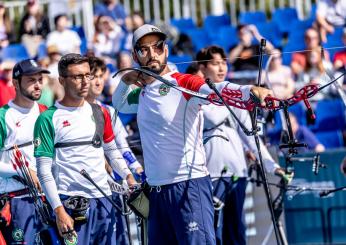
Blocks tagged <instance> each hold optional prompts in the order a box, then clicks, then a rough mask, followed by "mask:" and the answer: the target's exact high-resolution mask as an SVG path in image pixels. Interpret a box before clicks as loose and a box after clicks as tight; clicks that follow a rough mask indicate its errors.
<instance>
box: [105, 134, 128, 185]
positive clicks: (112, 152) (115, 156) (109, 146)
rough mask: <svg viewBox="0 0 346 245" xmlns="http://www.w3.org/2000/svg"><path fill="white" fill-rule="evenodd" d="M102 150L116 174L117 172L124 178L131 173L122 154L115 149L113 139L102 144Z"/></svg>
mask: <svg viewBox="0 0 346 245" xmlns="http://www.w3.org/2000/svg"><path fill="white" fill-rule="evenodd" d="M103 150H104V153H105V156H106V158H107V161H108V163H109V164H110V165H111V167H112V168H113V170H114V171H115V172H117V174H119V175H120V177H122V178H123V179H126V177H127V176H128V175H129V174H131V171H130V169H129V168H128V167H127V164H126V162H125V160H124V159H123V156H122V155H121V153H120V151H119V150H118V149H117V146H116V144H115V142H114V140H113V141H111V142H109V143H106V144H103Z"/></svg>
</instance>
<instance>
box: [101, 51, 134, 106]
mask: <svg viewBox="0 0 346 245" xmlns="http://www.w3.org/2000/svg"><path fill="white" fill-rule="evenodd" d="M116 65H117V67H116V68H117V70H120V69H124V68H129V67H132V66H133V60H132V57H131V53H129V52H127V51H122V52H120V53H119V54H118V55H117V58H116ZM104 76H105V78H104V79H105V81H106V83H105V87H104V90H103V94H104V96H105V98H104V102H105V103H111V102H112V94H113V93H114V90H115V89H116V88H117V86H118V84H119V79H118V78H119V77H121V76H117V77H115V79H110V72H109V69H107V71H106V72H105V73H104Z"/></svg>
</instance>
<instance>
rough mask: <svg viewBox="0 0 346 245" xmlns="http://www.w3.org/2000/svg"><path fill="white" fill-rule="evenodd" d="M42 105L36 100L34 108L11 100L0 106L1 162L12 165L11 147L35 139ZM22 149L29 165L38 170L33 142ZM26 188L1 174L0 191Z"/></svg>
mask: <svg viewBox="0 0 346 245" xmlns="http://www.w3.org/2000/svg"><path fill="white" fill-rule="evenodd" d="M40 107H41V108H43V107H42V105H39V104H38V103H36V102H35V103H34V106H33V107H32V108H23V107H20V106H18V105H16V104H14V103H13V101H10V102H9V103H8V104H7V105H5V106H3V107H1V108H0V162H3V163H5V164H9V165H11V166H12V161H14V157H13V151H12V150H10V148H11V147H13V146H14V145H21V144H24V143H28V142H32V141H33V132H34V125H35V121H36V119H37V117H38V116H39V115H40ZM20 151H21V152H22V153H23V155H24V156H25V158H26V159H27V161H28V163H29V167H30V168H31V169H32V170H34V171H36V161H35V158H34V154H33V153H34V146H33V144H31V145H28V146H23V147H21V148H20ZM24 188H25V186H24V185H23V184H21V183H20V182H18V181H17V180H15V179H13V178H2V177H1V176H0V193H4V192H11V191H17V190H21V189H24Z"/></svg>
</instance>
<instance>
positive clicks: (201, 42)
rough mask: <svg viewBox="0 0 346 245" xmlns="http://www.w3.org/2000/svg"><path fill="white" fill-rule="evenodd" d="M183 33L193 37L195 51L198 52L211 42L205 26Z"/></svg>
mask: <svg viewBox="0 0 346 245" xmlns="http://www.w3.org/2000/svg"><path fill="white" fill-rule="evenodd" d="M183 33H185V34H186V35H188V36H189V37H190V38H191V41H192V44H193V46H194V51H195V52H198V51H199V50H200V49H202V48H204V47H206V46H208V45H210V43H211V42H210V39H209V37H208V34H207V31H206V30H204V29H203V28H196V29H190V30H184V32H183Z"/></svg>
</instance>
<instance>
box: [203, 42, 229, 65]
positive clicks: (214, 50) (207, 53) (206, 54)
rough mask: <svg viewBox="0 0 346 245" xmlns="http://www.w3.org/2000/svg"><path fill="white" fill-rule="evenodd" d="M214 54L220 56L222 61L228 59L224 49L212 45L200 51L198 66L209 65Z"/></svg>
mask: <svg viewBox="0 0 346 245" xmlns="http://www.w3.org/2000/svg"><path fill="white" fill-rule="evenodd" d="M214 54H220V56H221V58H222V59H226V58H227V56H226V53H225V50H223V48H221V47H220V46H216V45H211V46H208V47H206V48H202V49H201V50H200V51H198V53H197V55H196V60H197V62H198V64H202V65H207V63H208V62H209V61H210V60H211V59H213V55H214Z"/></svg>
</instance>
